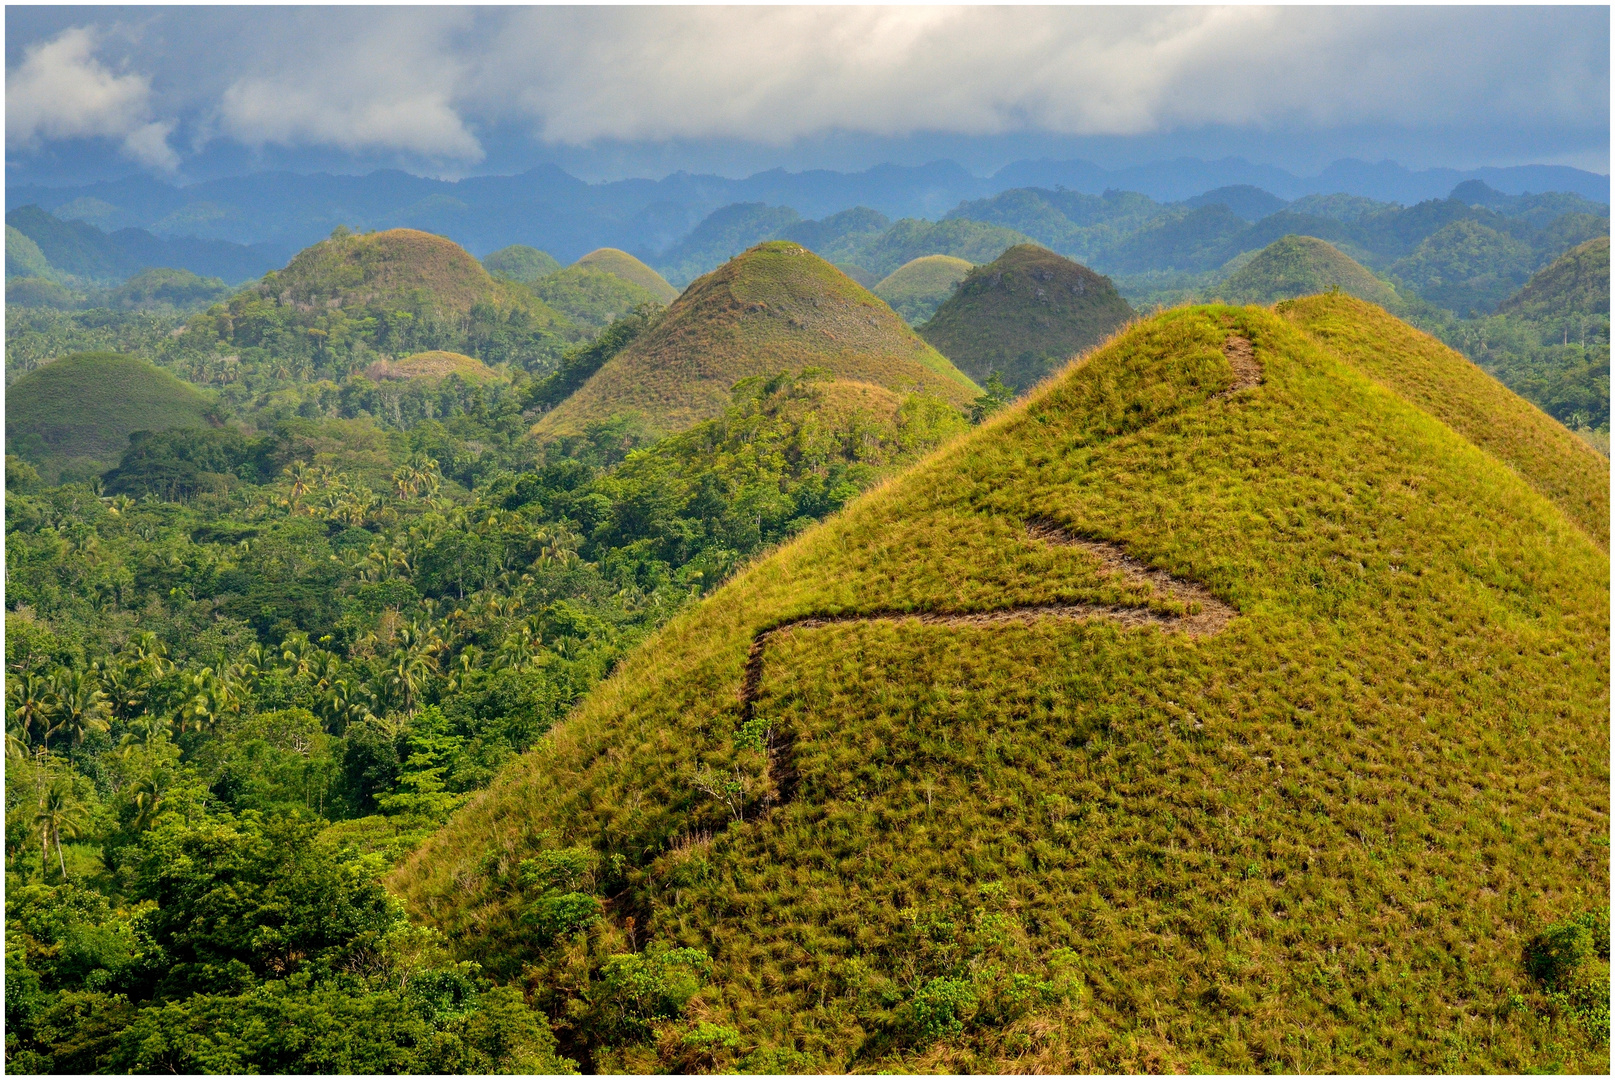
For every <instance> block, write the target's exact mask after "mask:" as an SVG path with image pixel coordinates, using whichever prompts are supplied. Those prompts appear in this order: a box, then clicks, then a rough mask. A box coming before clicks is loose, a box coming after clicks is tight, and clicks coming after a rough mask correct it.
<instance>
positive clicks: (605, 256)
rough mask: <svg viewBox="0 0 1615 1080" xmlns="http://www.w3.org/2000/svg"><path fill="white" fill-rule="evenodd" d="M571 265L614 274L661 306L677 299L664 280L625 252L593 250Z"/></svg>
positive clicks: (677, 293) (613, 249)
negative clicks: (642, 291) (652, 298)
mask: <svg viewBox="0 0 1615 1080" xmlns="http://www.w3.org/2000/svg"><path fill="white" fill-rule="evenodd" d="M572 265H573V266H577V267H582V268H584V269H586V270H596V271H599V272H601V273H606V274H615V275H616V276H618V277H620V278H622V279H623V280H624V281H627V282H631V283H633V284H635V285H638V286H639V287H640V288H641V289H645V290H647V291H649V292H650V293H651V295H652V296H654V297H655V298H656V299H657V300H658V301H659V302H661V303H663V304H671V303H672V302H673V301H674V300H676V299H678V295H679V291H678V290H677V289H675V288H673V286H671V285H669V284H668V283H667V279H666V278H664V277H663V276H662V275H661V274H658V273H657V272H656V271H655V270H652V269H651V268H650V267H648V266H646V265H645V264H644V263H642V262H640V261H639V260H638V259H636V258H634V257H633V256H632V255H630V254H628V253H627V252H626V251H618V250H617V249H616V248H595V249H594V250H593V251H591V252H589V253H588V254H587V255H585V256H583V258H581V259H579V260H578V261H577V262H575V263H573V264H572Z"/></svg>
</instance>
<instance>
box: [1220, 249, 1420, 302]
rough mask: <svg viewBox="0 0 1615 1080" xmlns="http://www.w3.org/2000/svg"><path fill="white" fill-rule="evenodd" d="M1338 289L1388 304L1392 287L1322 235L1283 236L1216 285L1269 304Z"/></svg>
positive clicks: (1237, 297) (1238, 298) (1240, 298)
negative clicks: (1321, 238) (1220, 283)
mask: <svg viewBox="0 0 1615 1080" xmlns="http://www.w3.org/2000/svg"><path fill="white" fill-rule="evenodd" d="M1331 289H1339V290H1340V291H1341V292H1344V293H1348V294H1350V295H1351V296H1355V297H1357V298H1359V299H1361V300H1367V301H1368V302H1369V303H1371V304H1382V305H1383V304H1394V303H1395V302H1396V299H1397V297H1396V290H1395V289H1393V288H1391V286H1390V285H1388V284H1386V283H1385V282H1383V281H1381V280H1380V279H1379V278H1377V277H1375V276H1374V274H1373V271H1371V270H1369V269H1368V268H1367V267H1365V266H1363V265H1362V264H1361V263H1359V262H1358V261H1357V260H1356V259H1353V258H1352V257H1351V256H1350V255H1347V254H1346V253H1345V252H1344V251H1341V250H1340V249H1339V248H1337V247H1335V246H1334V245H1333V244H1331V243H1329V242H1328V241H1325V240H1319V239H1317V238H1316V237H1312V236H1284V237H1280V238H1279V239H1277V240H1275V241H1273V242H1272V243H1271V244H1269V245H1267V246H1266V247H1265V248H1263V249H1262V250H1261V251H1259V252H1257V253H1256V256H1255V257H1254V258H1252V259H1251V261H1250V262H1248V263H1246V264H1245V265H1244V266H1242V267H1240V268H1239V269H1238V270H1236V271H1234V272H1233V273H1232V274H1230V275H1229V276H1228V279H1227V280H1226V281H1224V282H1223V283H1222V285H1221V286H1220V287H1219V289H1218V290H1217V291H1218V292H1220V293H1221V294H1222V295H1223V297H1224V298H1226V299H1228V300H1230V301H1232V302H1234V303H1239V304H1272V303H1275V302H1277V301H1279V300H1288V299H1290V298H1291V297H1295V296H1310V295H1312V294H1313V293H1323V292H1329V291H1330V290H1331Z"/></svg>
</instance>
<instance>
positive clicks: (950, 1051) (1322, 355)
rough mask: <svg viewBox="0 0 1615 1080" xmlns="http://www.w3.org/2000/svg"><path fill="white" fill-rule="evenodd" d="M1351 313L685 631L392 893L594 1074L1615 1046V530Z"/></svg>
mask: <svg viewBox="0 0 1615 1080" xmlns="http://www.w3.org/2000/svg"><path fill="white" fill-rule="evenodd" d="M1302 303H1305V302H1302ZM1331 303H1333V304H1335V305H1337V310H1336V311H1335V314H1334V317H1335V318H1336V319H1337V320H1338V321H1339V324H1340V329H1341V330H1342V331H1345V330H1350V331H1351V332H1352V333H1354V334H1357V335H1359V336H1361V337H1363V338H1364V339H1365V340H1367V341H1368V342H1369V343H1370V344H1376V343H1375V342H1374V335H1375V325H1376V323H1375V322H1374V319H1376V318H1377V317H1378V316H1376V315H1375V314H1374V313H1373V312H1372V310H1371V309H1367V308H1365V307H1361V306H1357V307H1354V306H1353V305H1355V304H1356V302H1355V301H1351V300H1340V299H1335V300H1332V301H1331ZM1393 329H1394V328H1393ZM1343 336H1344V335H1343V333H1336V334H1334V335H1333V338H1332V343H1331V344H1329V345H1327V346H1326V345H1324V344H1321V343H1320V340H1319V339H1318V338H1315V337H1314V336H1313V335H1312V334H1309V333H1307V332H1305V331H1303V329H1302V328H1301V327H1300V326H1298V325H1296V323H1294V322H1292V321H1290V320H1289V319H1286V318H1285V317H1283V316H1281V315H1279V314H1276V313H1274V312H1271V311H1267V310H1262V309H1256V308H1243V309H1241V308H1226V307H1199V308H1186V309H1179V310H1175V311H1171V312H1167V313H1165V314H1163V315H1160V316H1157V317H1155V318H1152V319H1150V320H1147V321H1145V322H1143V323H1141V324H1139V325H1136V326H1134V327H1131V328H1129V329H1128V330H1127V331H1126V332H1124V333H1123V334H1121V335H1119V336H1118V338H1117V339H1116V340H1114V341H1113V342H1111V343H1110V344H1109V345H1107V346H1106V347H1105V348H1104V349H1102V350H1100V351H1098V352H1097V353H1095V354H1093V355H1092V356H1090V357H1089V358H1088V359H1087V360H1086V361H1084V362H1083V363H1081V364H1080V365H1076V366H1074V367H1072V368H1070V369H1068V370H1067V371H1066V372H1065V373H1064V374H1063V375H1062V377H1061V378H1059V379H1058V380H1057V381H1055V382H1053V383H1051V384H1050V385H1048V386H1047V387H1046V388H1044V389H1043V390H1041V391H1040V392H1038V393H1036V394H1034V395H1032V396H1031V398H1030V399H1029V400H1027V401H1026V402H1024V403H1022V404H1021V405H1020V406H1018V407H1016V408H1013V409H1011V410H1009V411H1008V413H1007V414H1006V415H1004V416H1002V417H1001V418H999V419H996V420H994V421H992V422H990V423H988V424H987V425H984V426H983V427H982V428H981V429H978V430H977V431H976V432H974V433H973V434H972V435H970V436H968V437H967V438H965V439H963V440H961V441H958V442H955V443H953V444H951V445H949V446H947V447H946V448H944V449H943V450H941V451H939V452H938V453H936V454H935V455H933V456H932V457H931V458H929V459H927V460H926V461H925V462H923V463H922V464H921V465H920V466H918V467H916V468H915V469H913V470H911V471H909V472H907V473H905V474H904V475H902V476H901V477H899V478H898V479H896V480H894V481H893V482H891V483H889V484H888V485H886V486H885V487H883V488H880V489H877V490H875V491H874V492H871V493H870V494H868V495H866V496H864V497H863V498H861V499H860V500H858V501H857V502H855V503H854V504H852V505H851V506H850V507H849V508H848V509H847V510H845V511H844V512H843V513H841V514H840V515H839V516H837V517H835V518H833V519H831V520H829V521H828V522H826V523H824V524H823V525H821V526H818V527H816V528H814V529H812V530H810V531H808V532H807V533H805V534H804V535H803V536H801V537H799V538H798V539H797V540H795V541H793V542H791V543H789V544H787V545H786V546H784V547H783V548H781V549H779V550H778V551H776V552H775V553H774V554H773V555H771V556H770V557H768V558H766V559H764V560H763V561H761V562H760V563H758V564H756V565H754V566H753V567H752V568H751V569H750V570H749V571H747V572H745V573H743V574H741V575H740V576H739V577H738V578H736V579H735V580H734V581H732V582H731V583H730V584H729V585H727V586H726V587H724V588H723V589H722V590H720V591H719V592H717V593H716V594H715V595H714V596H713V597H711V598H710V599H709V600H708V601H706V602H705V603H703V604H701V605H700V606H699V607H697V608H695V609H693V610H691V611H690V612H688V613H687V614H685V615H683V616H681V617H680V618H678V619H676V620H675V621H674V622H673V623H671V624H670V625H669V626H668V627H667V628H666V629H665V630H664V631H663V632H662V633H661V634H660V635H659V636H658V637H657V638H655V639H653V640H652V641H651V642H649V643H648V644H647V645H646V647H644V648H643V649H641V650H640V651H639V652H637V653H636V654H635V655H634V656H633V657H631V658H630V659H629V660H628V661H627V662H626V663H625V664H624V665H623V667H622V668H621V669H620V670H619V672H618V674H617V675H615V676H614V677H613V678H612V679H611V680H610V681H608V682H607V683H605V684H604V685H603V686H602V687H601V688H600V689H599V690H597V691H596V692H595V693H594V694H593V695H592V696H591V697H590V698H589V699H587V701H586V702H585V703H584V705H583V706H582V707H581V708H580V709H579V710H578V711H577V712H576V713H574V714H573V715H572V716H571V717H570V718H569V719H568V720H567V721H565V722H564V723H563V724H562V725H560V726H559V727H558V728H557V729H556V730H555V731H554V732H553V733H552V735H550V736H548V737H546V739H545V740H544V741H543V742H542V743H541V744H540V746H539V747H538V748H536V749H535V750H534V751H532V752H530V753H529V754H528V755H526V756H525V757H524V758H522V759H520V760H519V761H518V762H517V763H515V764H514V765H513V766H512V767H511V768H510V769H508V770H507V771H506V772H505V773H504V774H503V775H502V776H501V777H500V778H499V779H498V780H497V781H496V782H495V784H494V786H493V787H492V788H491V789H490V790H488V791H487V792H486V793H485V794H483V795H481V796H479V797H478V798H477V799H475V800H474V801H473V802H472V803H470V804H469V805H468V806H467V807H466V808H464V809H463V810H462V811H460V812H459V814H458V815H457V816H456V817H455V818H454V819H453V820H452V821H451V823H450V824H449V825H448V826H447V827H446V828H445V829H444V831H443V832H442V833H440V834H439V835H437V836H436V837H434V838H433V839H432V840H431V841H429V842H428V843H427V844H426V845H425V846H423V847H422V848H421V849H420V850H419V851H418V852H417V853H416V854H415V855H414V857H412V858H411V859H410V860H409V861H408V862H407V863H405V864H404V865H403V866H401V867H400V868H399V870H397V871H396V872H395V874H394V876H393V878H392V879H391V881H392V885H393V887H394V888H396V889H397V890H398V891H399V892H400V893H401V894H402V895H403V896H404V897H405V899H406V902H407V903H408V904H409V906H410V908H411V909H412V910H413V911H414V912H415V913H416V914H417V915H419V916H420V917H422V918H425V919H427V920H429V921H430V922H432V923H433V924H435V925H437V926H438V927H440V928H441V929H443V930H444V931H445V932H446V933H447V934H448V935H449V938H450V940H452V941H455V942H457V943H458V945H459V947H460V948H461V949H462V950H463V952H464V953H465V955H467V956H468V957H474V958H476V959H477V960H479V961H480V962H482V963H484V964H486V965H488V970H490V971H491V972H496V973H498V974H499V976H500V977H503V978H511V979H519V980H520V983H521V984H522V985H523V986H525V987H526V988H528V989H529V990H530V991H531V993H532V994H533V997H534V1001H535V1002H536V1003H538V1004H539V1005H540V1006H541V1007H543V1008H544V1009H546V1011H548V1012H549V1013H550V1015H551V1016H552V1017H554V1018H555V1023H556V1026H557V1030H558V1033H559V1034H560V1036H561V1038H562V1041H563V1046H564V1047H565V1048H566V1052H567V1053H568V1055H569V1056H572V1057H575V1058H580V1060H583V1061H584V1062H585V1064H586V1065H588V1066H592V1067H593V1068H595V1069H599V1070H602V1071H607V1070H652V1071H657V1070H660V1071H674V1070H702V1069H705V1070H717V1071H746V1070H757V1071H799V1072H806V1071H814V1070H828V1071H843V1070H859V1071H869V1072H874V1071H881V1070H894V1071H896V1070H905V1071H961V1072H962V1071H1023V1072H1024V1071H1039V1072H1062V1071H1063V1072H1076V1071H1144V1070H1154V1071H1163V1072H1165V1071H1199V1070H1224V1071H1246V1072H1251V1071H1257V1070H1284V1071H1354V1072H1361V1071H1387V1072H1388V1071H1421V1072H1424V1071H1435V1070H1438V1069H1451V1070H1459V1071H1473V1072H1480V1071H1508V1072H1521V1071H1526V1070H1530V1069H1561V1070H1566V1071H1576V1070H1594V1071H1596V1070H1600V1069H1602V1068H1604V1067H1605V1066H1606V1064H1607V1054H1608V1051H1607V1027H1605V1028H1603V1033H1602V1034H1601V1033H1600V1032H1599V1025H1600V1019H1599V1017H1600V1013H1599V1010H1600V1009H1602V1008H1605V1007H1606V1006H1605V1005H1604V1003H1606V1002H1607V999H1608V966H1607V960H1606V959H1603V958H1601V955H1600V952H1599V942H1600V941H1601V940H1602V941H1607V936H1605V937H1602V938H1601V937H1600V936H1599V935H1598V934H1597V933H1596V932H1591V933H1590V932H1588V931H1587V930H1586V929H1584V928H1583V927H1585V926H1587V925H1591V926H1593V927H1594V928H1595V930H1596V929H1597V928H1598V927H1600V926H1601V927H1602V928H1603V930H1602V933H1603V935H1607V926H1608V922H1607V912H1608V904H1609V900H1608V897H1609V891H1608V890H1609V880H1608V847H1607V845H1608V840H1609V820H1608V813H1607V810H1608V802H1609V796H1610V791H1609V670H1608V655H1609V566H1608V561H1607V558H1606V556H1605V552H1604V549H1603V548H1602V546H1600V545H1599V544H1597V543H1594V542H1593V539H1592V538H1591V537H1590V536H1589V534H1588V532H1587V531H1585V530H1584V528H1583V526H1582V525H1580V524H1577V523H1576V522H1575V521H1574V520H1572V518H1571V517H1570V516H1569V515H1568V514H1567V513H1566V511H1565V509H1564V508H1563V507H1564V506H1566V505H1568V506H1569V507H1570V508H1571V509H1572V510H1574V509H1576V507H1577V506H1578V503H1577V498H1578V496H1577V495H1575V494H1572V495H1570V496H1569V498H1568V501H1564V500H1560V499H1556V498H1549V497H1547V496H1545V495H1544V494H1542V492H1541V491H1540V490H1539V489H1538V488H1537V487H1536V486H1533V484H1531V483H1528V482H1526V480H1524V479H1523V478H1522V476H1521V475H1520V473H1519V472H1517V471H1516V469H1517V467H1518V466H1515V465H1511V463H1510V462H1508V461H1506V460H1504V459H1502V458H1500V457H1499V456H1497V455H1496V454H1494V453H1493V452H1491V451H1489V450H1488V449H1487V448H1486V447H1484V446H1482V445H1479V444H1477V442H1476V441H1475V436H1474V435H1473V434H1471V433H1472V432H1474V431H1476V430H1479V429H1478V428H1475V427H1471V428H1470V429H1469V432H1468V433H1466V431H1464V430H1461V429H1460V428H1458V427H1454V426H1453V425H1452V424H1451V423H1449V422H1443V420H1441V419H1440V418H1438V417H1437V416H1436V415H1432V413H1431V412H1430V411H1427V410H1426V409H1425V408H1423V407H1421V406H1420V404H1419V402H1418V400H1417V398H1418V393H1415V392H1414V391H1413V390H1399V389H1397V388H1396V387H1395V386H1393V385H1387V383H1386V382H1385V381H1383V373H1376V372H1375V371H1372V370H1368V369H1366V368H1365V367H1364V366H1362V365H1361V364H1360V363H1359V362H1358V357H1357V354H1356V353H1355V352H1354V351H1353V350H1351V349H1347V348H1344V347H1343V346H1342V344H1341V343H1342V340H1343ZM1376 347H1377V345H1376ZM1484 380H1485V377H1484V375H1482V374H1481V373H1480V372H1478V371H1476V370H1475V369H1474V368H1473V367H1470V368H1468V369H1467V370H1464V369H1460V368H1458V367H1456V366H1455V365H1443V364H1429V365H1426V366H1425V368H1424V369H1423V370H1422V371H1421V372H1420V376H1419V380H1418V381H1416V382H1415V384H1414V389H1415V390H1417V391H1418V392H1419V393H1423V392H1426V391H1438V390H1445V391H1449V392H1451V393H1452V394H1454V395H1457V396H1460V397H1462V396H1465V395H1468V396H1470V397H1472V398H1474V399H1476V400H1479V398H1480V397H1481V396H1483V395H1484V391H1483V390H1482V389H1478V388H1477V387H1476V383H1477V382H1481V383H1483V382H1484ZM1477 423H1478V424H1480V426H1481V427H1486V426H1487V425H1490V426H1491V427H1494V428H1506V427H1507V426H1508V425H1509V423H1510V419H1509V418H1508V417H1500V418H1485V417H1482V418H1479V419H1478V420H1477ZM1563 483H1564V484H1565V485H1567V486H1568V487H1570V488H1573V487H1574V484H1575V481H1574V478H1568V479H1566V480H1564V481H1563ZM1578 512H1579V511H1578ZM1583 916H1585V918H1586V920H1588V921H1587V922H1585V923H1577V922H1572V920H1576V919H1578V918H1581V917H1583ZM1603 1015H1604V1016H1607V1012H1604V1013H1603Z"/></svg>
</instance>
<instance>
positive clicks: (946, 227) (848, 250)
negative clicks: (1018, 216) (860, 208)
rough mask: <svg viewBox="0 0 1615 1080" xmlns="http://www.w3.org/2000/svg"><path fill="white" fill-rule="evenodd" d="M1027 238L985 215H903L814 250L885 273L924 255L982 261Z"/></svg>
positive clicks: (873, 271)
mask: <svg viewBox="0 0 1615 1080" xmlns="http://www.w3.org/2000/svg"><path fill="white" fill-rule="evenodd" d="M1027 240H1028V237H1027V236H1026V235H1025V234H1023V233H1019V232H1016V231H1015V230H1013V229H1006V228H1003V227H1002V226H999V225H993V224H989V223H986V222H981V221H968V220H965V219H963V218H947V219H945V220H942V221H935V222H932V221H921V220H919V219H917V218H904V219H902V220H901V221H897V222H893V223H892V225H891V226H890V227H889V228H887V229H886V230H885V231H883V232H879V233H874V234H869V233H854V234H852V235H850V236H845V237H842V238H840V239H838V240H836V241H834V242H831V243H829V244H826V245H824V246H823V247H822V248H819V249H816V250H818V252H819V254H821V255H823V256H824V257H825V258H826V259H829V260H830V261H831V262H850V263H855V264H857V265H858V266H861V267H864V268H865V269H867V270H868V271H869V272H870V273H872V274H879V275H882V276H885V275H888V274H891V273H893V272H894V271H896V270H897V269H898V268H899V267H901V266H903V265H904V264H905V263H909V262H912V261H913V260H915V259H918V258H920V257H921V256H924V255H951V256H953V257H954V258H956V259H963V260H965V261H966V262H969V263H974V264H976V265H978V266H979V265H982V264H985V263H990V262H992V261H993V260H994V259H996V258H998V256H1000V255H1002V254H1003V253H1004V251H1005V250H1006V249H1008V248H1011V247H1013V246H1015V245H1016V244H1024V243H1026V242H1027Z"/></svg>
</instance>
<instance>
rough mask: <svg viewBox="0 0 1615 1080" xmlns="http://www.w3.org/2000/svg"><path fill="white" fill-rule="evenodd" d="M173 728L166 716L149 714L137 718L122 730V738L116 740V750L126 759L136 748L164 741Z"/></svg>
mask: <svg viewBox="0 0 1615 1080" xmlns="http://www.w3.org/2000/svg"><path fill="white" fill-rule="evenodd" d="M173 728H174V725H173V724H172V723H171V722H170V721H169V719H168V717H166V716H153V715H152V714H151V713H145V714H144V715H141V716H137V717H135V718H134V719H133V720H131V721H129V723H128V725H127V726H126V727H125V728H124V733H123V738H122V739H119V740H118V749H119V751H121V753H122V755H123V756H124V757H128V756H129V754H130V752H131V751H132V750H134V748H135V747H137V746H150V745H151V744H152V743H154V742H156V741H157V740H158V739H166V738H167V737H168V735H169V733H170V732H171V731H172V730H173Z"/></svg>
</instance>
